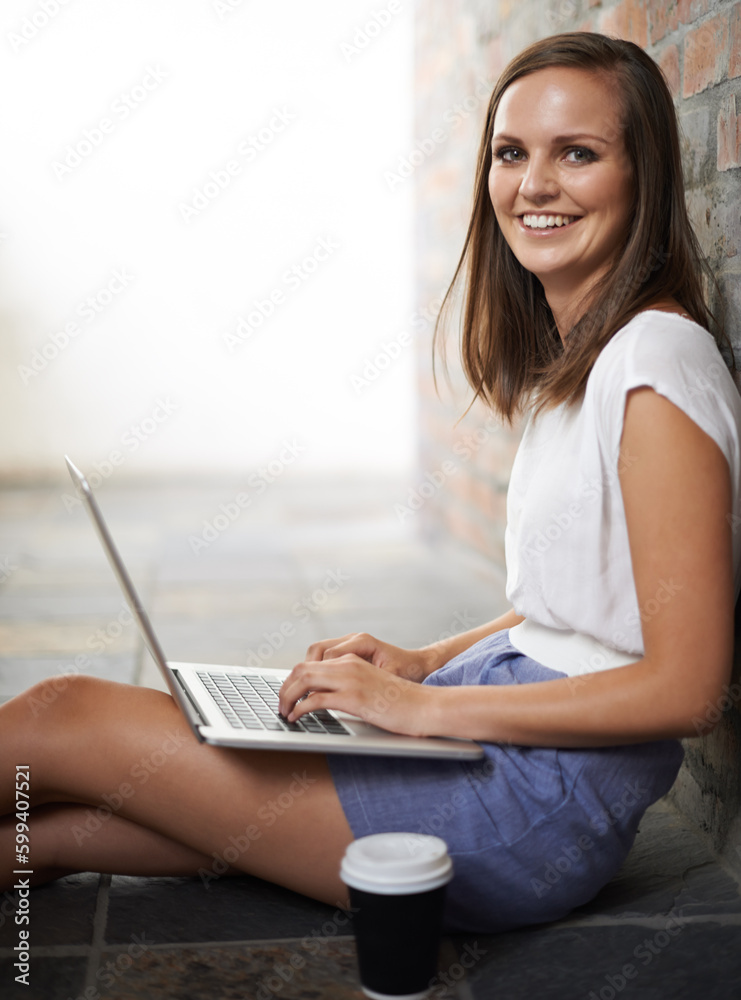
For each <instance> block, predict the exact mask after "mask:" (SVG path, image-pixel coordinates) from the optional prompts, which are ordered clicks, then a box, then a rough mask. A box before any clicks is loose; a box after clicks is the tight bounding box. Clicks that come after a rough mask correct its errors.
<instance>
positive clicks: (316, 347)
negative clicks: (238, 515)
mask: <svg viewBox="0 0 741 1000" xmlns="http://www.w3.org/2000/svg"><path fill="white" fill-rule="evenodd" d="M412 37H413V33H412V5H411V4H409V3H406V4H401V3H400V2H391V3H387V4H385V5H383V4H382V5H378V6H376V7H371V6H370V5H369V4H368V3H367V2H366V0H322V2H321V3H319V4H307V3H302V2H299V0H288V2H281V3H271V2H268V0H223V2H222V0H160V2H158V3H155V4H153V3H151V2H148V0H105V2H102V3H101V2H97V0H66V2H63V0H44V2H41V3H36V4H29V3H28V2H27V0H9V2H7V3H4V4H3V8H2V12H1V13H0V38H1V39H2V44H3V48H4V54H3V59H2V60H1V61H0V86H1V87H2V89H3V92H4V93H5V94H6V98H7V99H6V100H4V101H3V102H2V106H1V107H0V131H1V132H2V136H3V147H4V155H3V156H2V158H1V159H0V191H2V196H1V197H0V338H1V342H2V365H0V408H1V410H0V415H1V417H2V425H3V427H4V429H5V431H4V433H3V434H2V437H1V443H0V449H1V451H0V466H1V467H2V470H3V476H4V478H5V479H6V480H8V479H10V480H14V481H18V480H19V479H20V480H35V481H37V480H39V479H44V478H48V477H54V478H56V477H58V476H59V475H60V473H63V467H62V465H61V460H62V455H63V454H64V453H65V452H69V453H70V454H71V455H72V456H73V457H74V458H75V459H76V460H77V461H78V463H79V464H80V465H81V466H82V467H83V468H85V469H86V470H88V471H89V472H90V473H93V472H95V471H96V470H97V471H98V472H99V473H100V475H101V476H102V478H103V479H108V478H111V477H112V476H115V479H116V480H117V481H123V480H125V479H129V478H139V477H142V476H145V475H146V476H151V475H152V474H156V475H158V476H170V477H171V476H172V475H181V474H186V475H196V476H201V475H207V474H212V473H222V474H223V473H226V474H234V473H237V474H243V473H245V472H246V471H247V470H252V469H255V468H259V467H261V466H262V465H263V464H265V463H273V465H272V468H273V469H275V470H277V469H278V465H279V464H280V463H281V462H282V463H283V465H284V466H285V465H287V464H290V465H291V467H292V468H291V470H290V471H294V470H299V469H300V470H301V471H302V472H304V473H312V472H322V473H325V472H331V471H337V470H342V471H343V472H348V471H351V472H352V471H362V472H364V473H368V472H371V473H372V472H373V471H378V470H383V471H384V472H385V473H392V474H398V473H399V472H400V471H402V470H406V469H408V468H409V466H410V463H411V462H412V460H413V453H414V447H415V446H414V441H415V437H416V427H415V393H414V384H413V370H414V364H413V356H412V352H413V348H412V347H411V346H410V345H411V344H412V339H413V337H415V338H416V337H417V336H418V334H419V330H420V323H419V320H417V329H416V330H415V328H414V325H413V324H414V322H415V319H414V317H413V313H414V309H413V297H412V185H411V184H410V183H408V181H407V182H405V181H403V180H402V181H400V182H398V183H396V184H395V183H394V181H393V178H392V174H394V173H395V172H396V169H397V161H398V159H399V157H400V156H401V155H402V154H404V153H406V152H407V150H408V148H409V144H410V137H411V135H412V86H411V84H412V65H413V64H412ZM11 94H12V98H10V95H11ZM428 326H429V324H428V323H427V322H426V321H422V329H423V332H426V329H427V327H428ZM287 442H288V444H289V445H290V448H289V449H287V448H286V443H287Z"/></svg>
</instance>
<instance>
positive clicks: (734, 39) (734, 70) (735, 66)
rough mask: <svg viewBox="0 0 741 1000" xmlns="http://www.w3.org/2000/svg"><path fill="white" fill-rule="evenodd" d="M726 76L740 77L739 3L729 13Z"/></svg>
mask: <svg viewBox="0 0 741 1000" xmlns="http://www.w3.org/2000/svg"><path fill="white" fill-rule="evenodd" d="M728 76H729V77H730V78H731V79H733V78H734V77H735V76H741V3H737V4H736V6H735V7H734V8H733V10H732V11H731V55H730V59H729V61H728Z"/></svg>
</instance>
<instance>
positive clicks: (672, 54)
mask: <svg viewBox="0 0 741 1000" xmlns="http://www.w3.org/2000/svg"><path fill="white" fill-rule="evenodd" d="M658 63H659V66H661V68H662V70H663V71H664V76H665V77H666V82H667V83H668V84H669V90H670V91H671V94H672V97H679V50H678V49H677V46H676V45H669V46H668V47H667V48H665V49H664V51H663V52H662V53H661V55H660V56H659V58H658Z"/></svg>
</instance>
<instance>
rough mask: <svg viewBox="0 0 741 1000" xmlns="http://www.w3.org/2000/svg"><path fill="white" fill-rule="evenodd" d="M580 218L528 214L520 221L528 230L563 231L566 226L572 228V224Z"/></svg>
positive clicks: (522, 216) (575, 216) (521, 217)
mask: <svg viewBox="0 0 741 1000" xmlns="http://www.w3.org/2000/svg"><path fill="white" fill-rule="evenodd" d="M579 218H580V216H578V215H561V214H552V215H551V214H548V215H543V214H537V215H536V214H535V213H526V214H525V215H521V216H520V220H521V222H522V224H523V226H525V228H526V229H562V228H563V227H564V226H570V225H571V223H572V222H576V220H577V219H579Z"/></svg>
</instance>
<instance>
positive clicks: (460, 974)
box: [0, 481, 741, 1000]
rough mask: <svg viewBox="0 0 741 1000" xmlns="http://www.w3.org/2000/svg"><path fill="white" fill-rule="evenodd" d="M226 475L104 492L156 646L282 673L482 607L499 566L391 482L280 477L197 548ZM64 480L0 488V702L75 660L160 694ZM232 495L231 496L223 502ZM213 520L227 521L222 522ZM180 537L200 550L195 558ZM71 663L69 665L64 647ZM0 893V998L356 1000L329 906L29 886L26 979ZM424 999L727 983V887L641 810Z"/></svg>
mask: <svg viewBox="0 0 741 1000" xmlns="http://www.w3.org/2000/svg"><path fill="white" fill-rule="evenodd" d="M239 491H240V485H239V484H238V483H221V484H217V485H211V486H209V487H194V486H189V487H185V486H178V487H175V486H174V487H170V488H167V489H164V488H158V489H153V488H139V489H134V488H130V489H127V488H118V487H116V486H115V484H113V483H109V484H106V485H104V486H103V487H102V488H101V489H100V491H99V498H100V501H101V504H102V505H103V507H104V510H105V512H106V514H107V516H108V519H109V521H110V523H111V526H112V528H113V530H114V533H115V535H116V537H117V539H118V540H119V544H120V547H121V549H122V550H123V552H124V555H125V558H126V559H127V561H128V562H129V563H130V569H131V571H132V575H133V576H134V577H135V580H136V582H137V584H138V585H139V587H140V590H141V592H142V596H143V598H144V600H145V602H146V603H147V604H148V605H149V606H150V607H151V609H152V617H153V619H154V622H155V625H156V628H157V629H158V632H159V633H160V635H161V639H162V642H163V645H164V648H165V650H166V652H167V654H168V656H169V657H170V658H171V659H174V660H177V659H190V660H193V659H201V658H202V659H204V660H209V661H212V662H223V663H239V662H244V660H245V657H246V656H247V655H248V654H249V653H252V654H253V655H254V656H257V657H259V658H260V659H265V660H268V661H269V662H271V663H274V664H275V665H280V666H290V665H292V663H293V662H295V661H296V659H298V658H299V657H300V656H301V654H302V653H303V651H304V650H305V648H306V645H307V644H308V643H309V642H311V641H312V640H313V639H315V638H319V637H321V636H327V635H331V634H338V633H344V632H346V631H350V630H356V629H361V628H362V629H365V630H367V631H375V632H377V633H379V634H381V635H383V637H385V638H388V639H389V640H390V641H392V642H396V643H399V644H402V645H404V644H407V645H413V644H418V643H420V642H426V641H430V640H432V639H435V638H437V637H438V636H440V635H441V634H443V633H446V632H454V631H460V630H462V629H464V628H467V627H472V626H473V625H474V624H477V623H479V622H481V621H484V620H488V619H489V618H491V617H493V616H495V615H496V614H497V613H499V612H500V611H501V609H502V606H503V576H502V572H501V570H500V569H499V568H497V567H490V566H488V565H487V564H485V563H483V562H482V561H481V560H478V559H477V558H476V557H475V556H472V555H471V554H468V553H465V552H461V551H459V550H457V549H455V548H454V547H451V546H449V545H434V544H432V543H428V542H425V541H424V540H423V539H421V538H420V537H419V536H418V535H417V534H416V532H415V530H414V529H415V527H416V526H415V525H414V524H410V523H408V522H407V523H405V524H402V523H400V522H399V521H398V519H397V517H396V515H395V514H394V510H393V505H394V503H395V502H397V501H398V500H399V499H400V498H402V497H403V491H402V488H401V487H400V486H398V485H397V484H395V483H393V482H389V483H380V484H379V483H377V482H375V483H366V484H358V483H352V482H341V481H340V482H335V483H332V484H329V485H327V484H317V483H309V482H294V483H288V482H286V483H277V484H275V485H274V486H273V487H271V489H270V490H269V491H266V493H265V494H264V496H262V497H260V498H258V499H257V500H256V502H255V503H254V505H253V507H252V508H250V510H249V511H243V512H242V513H241V514H240V515H239V517H237V518H236V519H235V520H234V521H230V522H229V525H228V526H227V527H226V528H225V530H223V531H220V532H211V533H209V532H208V530H207V531H206V535H207V536H213V537H214V538H215V540H213V541H209V543H208V545H207V546H200V545H199V544H198V542H194V539H201V540H203V532H204V522H208V523H210V524H213V523H214V519H215V518H216V517H217V515H218V514H219V512H220V505H222V504H224V505H227V506H228V505H229V504H230V502H231V501H232V500H233V499H234V497H235V496H236V494H237V493H238V492H239ZM70 493H71V491H69V490H66V489H65V488H63V487H60V489H58V490H51V489H38V490H28V489H25V490H20V489H19V490H6V491H4V492H0V650H2V656H0V699H5V698H8V697H11V696H12V695H13V694H14V693H15V692H17V691H19V690H22V689H24V688H25V687H27V686H28V685H29V684H30V683H32V682H33V681H34V680H36V679H38V678H40V677H43V676H47V675H52V674H55V673H60V672H65V671H66V672H70V671H74V670H75V669H78V668H80V667H82V669H83V670H84V671H85V672H91V673H95V674H97V675H99V676H104V677H112V678H116V679H119V680H127V681H131V682H134V683H140V684H151V685H154V686H161V682H160V679H159V677H158V676H157V674H156V673H155V671H154V669H153V668H152V667H151V665H150V662H149V660H148V656H147V654H145V653H144V652H143V650H142V646H141V643H140V641H139V639H138V637H137V635H136V634H135V632H134V630H133V628H132V627H131V626H130V625H128V624H126V623H127V622H128V616H126V615H124V616H123V617H122V618H121V619H119V616H120V615H121V612H122V607H123V606H122V602H121V598H120V595H119V593H118V591H117V588H116V586H115V584H114V583H113V581H112V577H111V574H110V570H109V568H108V566H107V563H106V562H105V559H104V558H103V556H102V555H101V553H100V551H99V548H98V544H97V542H96V540H95V538H94V536H93V534H92V531H91V529H90V526H89V525H88V523H87V521H86V519H85V517H84V514H83V512H82V511H81V510H80V509H79V507H74V506H73V507H72V509H71V510H67V507H68V506H70V503H69V500H66V501H65V499H64V494H67V496H68V497H69V495H70ZM230 509H231V508H230ZM218 523H219V524H223V523H224V522H223V521H219V522H218ZM194 549H197V550H198V551H194ZM80 656H82V657H83V658H84V659H82V660H78V661H77V663H76V660H75V658H76V657H80ZM13 905H14V900H13V897H12V895H10V896H5V897H3V898H2V899H0V997H4V998H15V997H26V998H34V1000H35V998H38V1000H67V998H69V1000H77V998H82V997H85V998H87V1000H98V998H111V1000H113V998H121V1000H123V998H129V997H131V998H133V997H138V998H144V1000H150V998H151V1000H159V998H165V997H173V998H179V1000H201V998H203V1000H219V998H227V997H228V998H232V997H233V998H237V997H239V998H249V1000H269V998H273V997H278V998H290V1000H299V998H307V1000H308V998H315V1000H325V998H326V1000H335V998H336V1000H340V998H342V1000H346V998H358V997H360V996H361V994H360V992H359V988H358V980H357V973H356V969H355V956H354V944H353V939H352V933H351V925H350V924H349V923H348V922H347V917H346V915H345V914H344V913H343V912H342V911H341V910H338V909H336V908H334V907H330V906H324V905H321V904H317V903H314V902H312V901H311V900H308V899H306V898H304V897H301V896H297V895H295V894H293V893H290V892H288V891H286V890H284V889H279V888H276V887H274V886H272V885H269V884H267V883H264V882H261V881H259V880H257V879H252V878H249V877H240V878H222V879H219V880H218V881H215V882H213V883H212V884H210V885H209V887H208V888H206V887H205V886H204V885H203V884H202V883H201V881H200V880H199V879H172V878H162V879H144V878H124V877H119V876H116V877H113V878H110V877H108V876H95V875H92V874H87V875H79V876H75V877H70V878H67V879H64V880H61V881H59V882H57V883H54V884H52V885H48V886H44V887H41V888H39V889H36V890H35V891H34V892H33V893H32V895H31V910H30V913H31V925H30V926H31V931H32V937H31V941H32V959H31V969H32V974H31V986H29V987H25V986H20V985H16V984H15V982H14V975H15V971H16V970H14V968H13V962H14V961H15V958H14V955H13V945H14V944H16V943H17V940H18V938H17V928H16V926H15V924H14V922H13ZM436 996H438V997H439V998H443V997H447V998H453V997H455V998H457V1000H472V998H474V1000H488V998H494V997H496V998H497V1000H502V998H506V1000H520V998H526V997H527V998H528V1000H530V998H532V997H538V998H546V1000H549V998H554V1000H561V998H563V1000H572V998H573V1000H594V998H598V1000H615V998H616V997H620V998H623V997H629V998H641V1000H643V998H645V1000H648V998H651V1000H653V998H693V1000H694V998H696V997H702V998H703V1000H721V998H723V1000H725V998H731V997H738V996H741V896H740V895H739V887H738V885H737V884H736V882H735V881H734V880H733V879H732V878H731V877H730V875H728V874H727V873H726V872H725V871H724V870H723V869H722V868H720V867H719V865H718V864H717V862H716V861H715V859H714V858H713V857H712V856H711V855H709V854H708V852H707V851H706V849H705V848H704V846H703V845H702V843H701V842H700V841H699V840H697V839H696V838H695V836H694V835H693V833H692V832H691V831H690V830H688V829H687V828H686V826H685V825H684V824H683V823H682V822H681V820H680V819H679V818H678V817H677V816H676V815H675V814H674V813H673V811H672V810H671V809H670V808H668V807H667V806H665V805H663V804H661V803H660V804H657V805H656V806H654V807H653V808H652V809H651V810H650V811H649V813H648V814H647V815H646V817H645V819H644V821H643V823H642V825H641V831H640V833H639V836H638V840H637V842H636V845H635V847H634V849H633V851H632V853H631V856H630V858H629V859H628V862H627V864H626V866H625V867H624V869H623V871H622V872H621V874H620V875H619V876H618V877H617V878H616V879H614V880H613V882H611V883H610V884H609V885H608V886H607V887H606V888H605V889H604V890H603V891H602V892H601V893H600V895H599V896H598V897H597V899H596V900H594V901H593V902H592V903H590V904H589V905H588V906H585V907H583V908H581V909H580V910H578V911H575V912H574V913H573V914H572V915H571V916H570V918H569V919H568V920H564V921H561V922H559V923H556V924H550V925H543V926H539V927H535V928H530V929H527V930H523V931H518V932H513V933H509V934H503V935H500V936H499V937H497V938H486V937H481V936H479V937H475V936H470V937H456V938H447V939H446V940H445V941H444V942H443V947H442V950H441V955H440V967H439V978H438V988H437V990H436Z"/></svg>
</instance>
